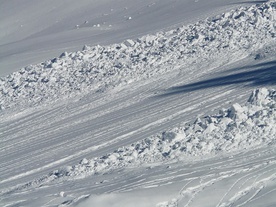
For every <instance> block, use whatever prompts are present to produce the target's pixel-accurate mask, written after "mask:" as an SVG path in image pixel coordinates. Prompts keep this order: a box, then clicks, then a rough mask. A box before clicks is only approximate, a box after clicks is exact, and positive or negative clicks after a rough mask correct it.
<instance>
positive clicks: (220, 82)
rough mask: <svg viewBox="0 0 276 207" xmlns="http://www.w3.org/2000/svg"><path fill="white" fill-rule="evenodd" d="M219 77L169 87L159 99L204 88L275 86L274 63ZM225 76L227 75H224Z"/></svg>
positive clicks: (244, 68) (246, 68)
mask: <svg viewBox="0 0 276 207" xmlns="http://www.w3.org/2000/svg"><path fill="white" fill-rule="evenodd" d="M220 74H221V76H219V77H214V78H210V79H207V80H203V81H199V82H195V83H191V84H186V85H181V86H176V87H171V88H169V89H167V90H165V92H164V93H163V94H160V95H158V96H159V97H164V96H170V95H177V94H181V93H188V92H192V91H197V90H201V89H206V88H214V87H220V86H227V85H233V84H241V87H246V86H248V87H261V86H272V85H276V61H271V62H266V63H261V64H257V65H251V66H246V67H240V68H234V69H231V70H227V71H225V72H222V73H220ZM226 74H227V75H226Z"/></svg>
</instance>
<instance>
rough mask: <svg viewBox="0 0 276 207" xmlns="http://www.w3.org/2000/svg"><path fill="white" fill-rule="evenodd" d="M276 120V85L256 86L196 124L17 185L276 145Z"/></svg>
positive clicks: (31, 184) (26, 186) (175, 129)
mask: <svg viewBox="0 0 276 207" xmlns="http://www.w3.org/2000/svg"><path fill="white" fill-rule="evenodd" d="M275 125H276V91H275V90H272V89H270V90H268V89H266V88H261V89H257V90H254V91H253V92H252V94H251V96H250V97H249V99H248V102H247V103H246V104H244V105H242V106H241V105H239V104H237V103H235V104H233V105H232V107H230V108H229V109H222V110H221V111H220V112H219V114H217V115H212V116H206V117H203V118H197V119H196V120H195V122H194V123H192V124H184V125H183V126H180V127H177V128H173V129H171V130H168V131H164V132H162V133H159V134H156V135H154V136H152V137H149V138H145V139H143V140H141V141H138V142H135V143H133V144H131V145H128V146H125V147H121V148H119V149H117V150H115V151H114V152H113V153H109V154H106V155H104V156H101V157H95V158H92V159H86V158H84V159H82V160H81V161H80V162H79V164H76V165H74V166H65V167H62V168H60V169H58V170H55V171H53V172H51V173H49V174H48V175H45V176H43V177H41V178H40V179H37V180H34V181H31V182H30V183H27V184H25V185H22V186H19V187H17V188H16V190H19V189H24V188H28V187H30V186H36V185H38V186H40V185H41V184H42V183H47V182H51V181H54V180H57V179H62V180H63V179H79V178H84V177H87V176H91V175H95V174H104V173H110V172H112V170H115V169H119V168H125V167H133V166H141V165H145V164H153V163H160V162H162V163H165V162H177V161H180V160H188V159H189V158H193V159H194V158H195V157H198V158H202V156H213V155H217V154H219V153H225V152H227V153H229V152H237V151H240V150H244V149H246V150H251V149H255V148H258V147H260V146H265V145H273V144H275V141H276V139H275V137H276V129H275ZM14 190H15V189H14Z"/></svg>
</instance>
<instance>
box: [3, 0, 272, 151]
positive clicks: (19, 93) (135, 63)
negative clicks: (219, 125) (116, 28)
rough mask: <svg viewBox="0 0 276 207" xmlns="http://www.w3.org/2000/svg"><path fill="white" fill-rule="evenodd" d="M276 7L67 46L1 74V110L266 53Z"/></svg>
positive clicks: (265, 6)
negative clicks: (51, 56) (45, 58)
mask: <svg viewBox="0 0 276 207" xmlns="http://www.w3.org/2000/svg"><path fill="white" fill-rule="evenodd" d="M275 11H276V3H275V2H274V1H270V2H267V3H263V4H259V5H254V6H251V7H241V8H239V9H236V10H233V11H230V12H227V13H224V14H221V15H218V16H215V17H212V18H208V19H206V20H204V21H200V22H198V23H196V24H191V25H188V26H183V27H179V28H177V29H174V30H171V31H168V32H158V33H156V34H155V35H146V36H143V37H141V38H139V39H137V40H126V41H124V42H123V43H121V44H113V45H109V46H99V45H98V46H94V47H89V46H85V47H84V48H83V51H78V52H72V53H67V52H64V53H62V54H61V55H60V57H58V58H54V59H52V60H48V61H45V62H42V63H40V64H37V65H30V66H27V67H25V68H22V69H21V70H20V71H18V72H14V73H12V74H10V75H8V76H6V77H3V78H0V110H2V111H3V110H5V109H15V108H16V107H19V108H21V107H22V108H23V107H27V106H36V105H39V104H41V103H49V102H55V101H57V100H61V99H66V98H69V97H75V96H76V95H80V94H82V95H83V94H86V93H91V92H92V93H93V92H101V91H103V90H107V89H108V88H113V87H116V86H119V85H124V84H127V83H130V82H133V81H136V80H139V79H147V78H149V77H152V76H154V75H157V74H163V73H166V72H170V71H171V70H173V69H174V68H172V65H178V66H179V65H182V66H183V65H185V66H191V65H195V64H206V63H209V64H210V62H213V63H216V60H219V59H224V60H225V62H227V61H229V60H228V59H227V57H228V56H229V55H230V54H231V58H233V57H236V58H237V59H239V58H241V57H245V56H248V55H253V56H254V58H255V59H260V58H263V56H265V54H259V53H256V52H255V51H258V49H260V48H261V47H263V46H267V50H268V51H269V50H273V46H272V47H269V45H273V43H275V31H276V30H275V27H276V21H275V17H276V12H275ZM217 62H219V61H217ZM217 64H221V63H217ZM161 66H162V67H161ZM175 67H176V66H175ZM208 130H210V131H212V130H213V129H212V127H211V128H210V129H208ZM202 147H203V148H205V147H204V146H202ZM225 147H226V146H225ZM187 148H189V146H187ZM207 148H208V147H207Z"/></svg>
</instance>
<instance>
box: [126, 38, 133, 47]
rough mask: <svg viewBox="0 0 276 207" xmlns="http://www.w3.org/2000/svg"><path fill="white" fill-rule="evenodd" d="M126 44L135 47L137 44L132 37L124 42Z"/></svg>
mask: <svg viewBox="0 0 276 207" xmlns="http://www.w3.org/2000/svg"><path fill="white" fill-rule="evenodd" d="M124 44H125V45H126V46H127V47H133V46H134V45H135V42H134V41H133V40H131V39H128V40H126V41H125V42H124Z"/></svg>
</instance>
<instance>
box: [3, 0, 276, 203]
mask: <svg viewBox="0 0 276 207" xmlns="http://www.w3.org/2000/svg"><path fill="white" fill-rule="evenodd" d="M271 4H272V3H271ZM274 7H275V6H274ZM254 8H255V7H254ZM241 11H243V10H241ZM239 12H240V10H239ZM232 13H233V11H232ZM272 16H273V15H272ZM274 16H275V15H274ZM274 16H273V17H274ZM220 18H222V17H218V19H217V20H216V18H214V22H215V21H218V20H220ZM238 18H240V17H238ZM274 29H275V28H274ZM175 31H176V30H175ZM147 38H151V36H148V37H147ZM272 40H273V38H272ZM274 40H275V38H274ZM270 41H271V40H270ZM149 42H150V41H149ZM271 42H272V41H271ZM135 43H137V42H135ZM266 43H267V42H266ZM145 44H148V42H146V43H145ZM193 44H197V43H193ZM121 46H122V44H121ZM95 48H97V47H94V49H95ZM256 48H257V49H260V51H259V52H260V54H261V55H263V53H264V54H266V49H267V48H266V47H265V48H262V47H261V46H259V45H257V46H256ZM90 49H91V48H88V50H87V51H90ZM92 49H93V48H92ZM92 49H91V50H92ZM109 49H110V48H109ZM262 49H263V50H264V51H262ZM87 51H86V52H87ZM90 52H91V51H90ZM216 52H217V51H216ZM255 52H256V51H254V53H253V54H246V55H245V57H243V56H240V57H239V59H238V60H236V61H234V60H230V58H225V57H224V56H223V55H222V56H221V57H220V58H222V60H221V63H220V64H221V65H220V64H219V63H218V62H216V61H214V63H213V64H209V65H206V66H205V65H204V64H203V63H204V61H202V62H200V61H199V62H197V61H196V60H194V62H195V66H193V67H192V66H191V65H189V64H187V65H185V64H183V65H181V64H182V63H181V62H180V63H181V64H180V65H177V64H176V65H174V66H172V68H169V64H170V62H169V59H170V58H172V59H173V58H175V57H171V56H165V57H163V58H164V59H165V60H162V61H163V62H162V61H161V60H160V62H161V63H158V64H159V65H158V64H156V65H154V67H155V68H154V70H153V71H152V72H149V73H148V74H146V73H145V74H146V75H145V74H144V75H145V77H143V78H141V79H139V78H137V79H132V75H133V74H130V75H129V79H130V80H131V81H134V82H128V83H127V84H122V85H120V82H119V84H117V83H114V85H115V86H114V87H111V88H108V87H107V88H106V89H105V88H104V89H103V91H102V92H96V93H95V91H94V89H95V88H93V87H94V86H93V87H92V89H91V92H90V93H89V92H87V91H86V92H85V93H84V95H82V94H78V93H76V96H75V97H66V94H65V95H64V94H62V95H61V96H62V97H61V98H60V100H59V101H58V102H51V101H49V102H47V101H48V100H47V97H46V98H45V100H46V101H45V103H44V102H43V101H42V103H35V101H36V100H35V99H34V100H30V103H31V101H34V105H35V107H34V108H33V109H31V108H28V110H27V109H26V110H25V111H24V110H22V108H20V107H21V105H20V104H21V103H20V99H17V98H14V96H12V95H11V94H10V93H6V92H3V91H4V90H3V91H2V92H3V94H4V93H6V95H7V94H8V95H10V96H9V97H8V98H7V99H6V100H7V102H1V104H3V105H4V106H9V105H8V102H9V101H10V103H12V104H13V105H12V107H14V106H16V104H17V105H18V106H19V108H18V109H16V110H15V111H14V112H13V111H12V109H8V110H7V111H5V110H3V111H1V114H0V117H1V118H3V119H2V120H1V123H0V131H1V132H0V135H1V139H0V159H1V162H0V196H1V198H0V203H1V202H2V203H4V204H5V207H8V206H21V205H22V206H28V204H30V203H32V202H38V203H39V202H40V201H38V200H39V196H40V195H43V196H44V195H47V196H49V199H50V200H49V199H48V200H47V199H46V200H45V202H44V201H41V202H44V203H43V204H42V203H39V204H38V205H41V206H45V207H46V206H54V205H52V204H51V203H55V202H56V203H58V204H60V203H63V204H64V205H70V204H75V203H77V202H78V201H79V200H81V199H86V198H87V197H88V195H91V197H92V198H93V196H94V195H97V194H110V193H125V192H135V191H139V190H141V189H147V190H149V191H151V192H156V191H158V189H159V188H166V187H171V186H175V189H174V190H175V191H176V192H177V196H176V198H175V199H174V200H171V201H170V203H171V204H170V205H169V204H168V205H167V204H164V205H163V204H161V203H160V205H159V204H158V206H160V207H163V206H164V207H166V206H170V207H174V206H175V207H176V206H185V207H196V206H200V204H202V203H206V205H207V204H208V206H212V207H213V206H216V207H230V206H237V207H238V206H239V207H242V206H244V207H246V206H250V204H251V203H252V202H256V201H259V200H261V199H263V198H264V197H266V196H271V194H273V193H275V191H276V185H275V179H276V173H275V172H276V160H275V151H276V148H275V144H274V145H273V143H272V144H271V145H267V146H263V147H260V146H259V147H258V148H257V147H255V149H254V148H253V149H251V150H245V151H244V152H242V151H238V152H233V153H232V154H231V153H229V154H219V156H221V157H219V156H215V157H214V156H213V155H210V156H209V157H208V156H206V157H203V156H202V157H201V156H199V157H193V156H191V157H189V156H187V157H185V159H184V160H181V159H180V160H175V161H173V160H168V161H164V162H162V163H160V162H156V163H144V164H143V165H141V166H140V165H137V166H136V165H129V166H123V167H118V168H116V166H115V167H114V168H112V169H110V171H104V170H103V174H101V172H100V173H99V174H97V173H95V174H93V172H87V174H85V173H83V174H79V175H76V176H75V177H74V176H72V178H71V177H66V176H61V177H58V178H56V179H54V178H52V177H51V176H50V173H51V172H55V170H57V169H59V168H62V167H65V166H72V165H75V164H76V163H80V160H82V159H83V158H85V157H87V158H95V157H101V156H103V155H109V154H110V153H112V152H113V151H114V150H116V149H119V148H120V147H124V146H128V145H130V144H132V143H135V142H137V141H140V140H143V139H145V138H149V137H151V136H153V135H155V134H157V133H160V132H164V131H166V130H170V129H171V128H174V127H178V126H179V125H181V124H182V123H191V121H193V120H195V118H196V117H199V118H200V117H204V116H205V115H210V114H213V113H214V112H216V111H217V110H218V109H220V108H222V107H229V106H230V105H231V104H232V102H233V101H234V102H239V103H242V102H244V101H245V100H246V99H247V97H248V95H249V93H250V91H252V89H254V88H255V87H256V86H255V85H254V84H253V81H249V82H248V80H251V79H252V78H253V79H254V78H255V76H254V73H252V74H249V75H248V77H247V78H246V79H244V80H243V82H238V83H235V84H234V83H229V84H225V82H223V79H221V80H220V79H218V81H217V83H216V84H215V85H213V86H211V87H202V88H200V87H199V88H196V87H195V88H194V89H189V87H188V89H189V90H187V91H185V87H184V90H183V91H181V86H189V84H193V83H199V84H200V83H201V81H206V80H216V78H219V77H222V75H231V74H237V73H236V72H235V70H236V69H237V68H241V71H254V70H255V69H256V68H258V66H257V65H258V64H259V65H263V66H259V68H262V67H266V63H270V65H272V67H275V56H274V55H275V54H272V55H271V54H266V55H268V56H269V55H271V56H272V58H270V59H269V58H268V57H263V59H261V60H257V59H256V54H257V53H256V54H255ZM262 52H263V53H262ZM269 52H271V51H269ZM84 53H85V50H84ZM258 54H259V53H258ZM70 55H72V53H71V54H70ZM237 56H238V55H237V54H234V55H233V57H232V58H236V57H237ZM189 57H190V56H189ZM93 58H94V56H93ZM193 58H194V57H192V56H191V57H190V59H189V61H191V63H192V61H193ZM209 58H210V57H209ZM223 58H225V59H223ZM210 59H211V60H212V58H210ZM58 60H62V57H61V58H60V59H58ZM95 60H98V59H97V58H95ZM271 60H272V62H269V61H271ZM150 61H151V60H149V62H148V64H149V65H150V66H152V65H151V62H150ZM231 61H233V63H231ZM273 61H274V62H273ZM50 62H51V61H50ZM182 62H185V61H184V60H183V61H182ZM224 62H225V63H228V64H226V65H225V64H224ZM45 63H49V61H48V62H47V61H46V62H45ZM52 63H53V64H54V62H52ZM52 63H51V64H52ZM162 63H169V64H163V65H162ZM252 63H253V64H252ZM53 64H52V65H53ZM142 64H144V63H142ZM252 65H255V67H251V66H252ZM150 66H149V67H150ZM243 66H250V67H248V68H243ZM37 67H38V68H39V69H41V68H42V67H44V66H42V65H40V66H37ZM45 67H46V66H45ZM51 67H53V68H54V66H51ZM68 67H69V66H68ZM70 67H71V66H70ZM145 67H146V66H145ZM147 67H148V66H147ZM53 68H52V69H53ZM27 69H28V68H26V71H23V72H26V73H27V72H28V71H27ZM55 69H56V68H54V69H53V70H55ZM147 69H148V68H147ZM170 69H171V70H170ZM145 70H146V69H145ZM159 70H160V71H161V72H160V71H159ZM139 73H140V72H138V74H139ZM141 73H143V72H141ZM167 73H168V74H167ZM156 74H158V75H156ZM160 74H161V75H160ZM16 75H17V73H15V74H14V78H16ZM39 75H41V76H43V74H42V73H41V74H39ZM120 75H121V74H120ZM10 77H11V76H9V77H8V78H7V82H8V83H9V82H10V80H9V78H10ZM122 77H123V76H120V78H122ZM149 77H150V78H149ZM112 78H113V77H107V78H106V79H105V81H106V82H105V83H108V84H111V85H112V84H113V82H112V81H113V79H112ZM26 80H27V79H26ZM99 80H101V79H99ZM122 80H124V78H122ZM126 80H127V79H126ZM0 81H2V83H1V84H2V85H1V87H2V86H3V85H4V84H6V82H5V81H4V79H3V80H2V79H1V80H0ZM12 81H14V80H12ZM251 82H252V84H251ZM116 84H117V85H116ZM96 85H97V84H96ZM178 86H179V88H177V87H178ZM262 86H268V87H271V85H267V83H260V84H258V87H262ZM3 87H4V86H3ZM95 87H96V86H95ZM96 88H97V87H96ZM100 89H101V88H100ZM174 89H177V90H175V91H174ZM12 90H14V91H16V90H17V88H13V89H12ZM49 94H50V93H49ZM49 94H48V95H49ZM8 95H7V96H8ZM25 95H26V94H25ZM63 95H64V97H63ZM19 96H20V95H19ZM26 97H28V95H26ZM23 98H24V96H23ZM14 100H15V101H16V102H17V103H13V101H14ZM28 104H29V102H27V105H28ZM23 105H24V104H23ZM273 110H275V109H273ZM9 113H10V116H9ZM138 167H139V168H138ZM87 177H89V179H85V178H87ZM72 186H73V187H72ZM53 188H55V190H54V192H52V190H53ZM64 189H70V190H68V191H69V194H68V196H67V197H66V196H65V197H64V198H63V200H62V201H59V199H60V197H63V196H59V193H60V192H63V190H64ZM36 190H37V191H39V193H38V194H37V196H38V197H37V198H32V196H31V195H32V193H33V192H34V191H36ZM210 192H212V193H213V194H214V197H213V198H212V200H211V201H210V199H208V196H210ZM25 197H28V199H29V201H26V200H24V198H25ZM206 201H208V202H209V203H208V202H206ZM26 202H27V203H26Z"/></svg>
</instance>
